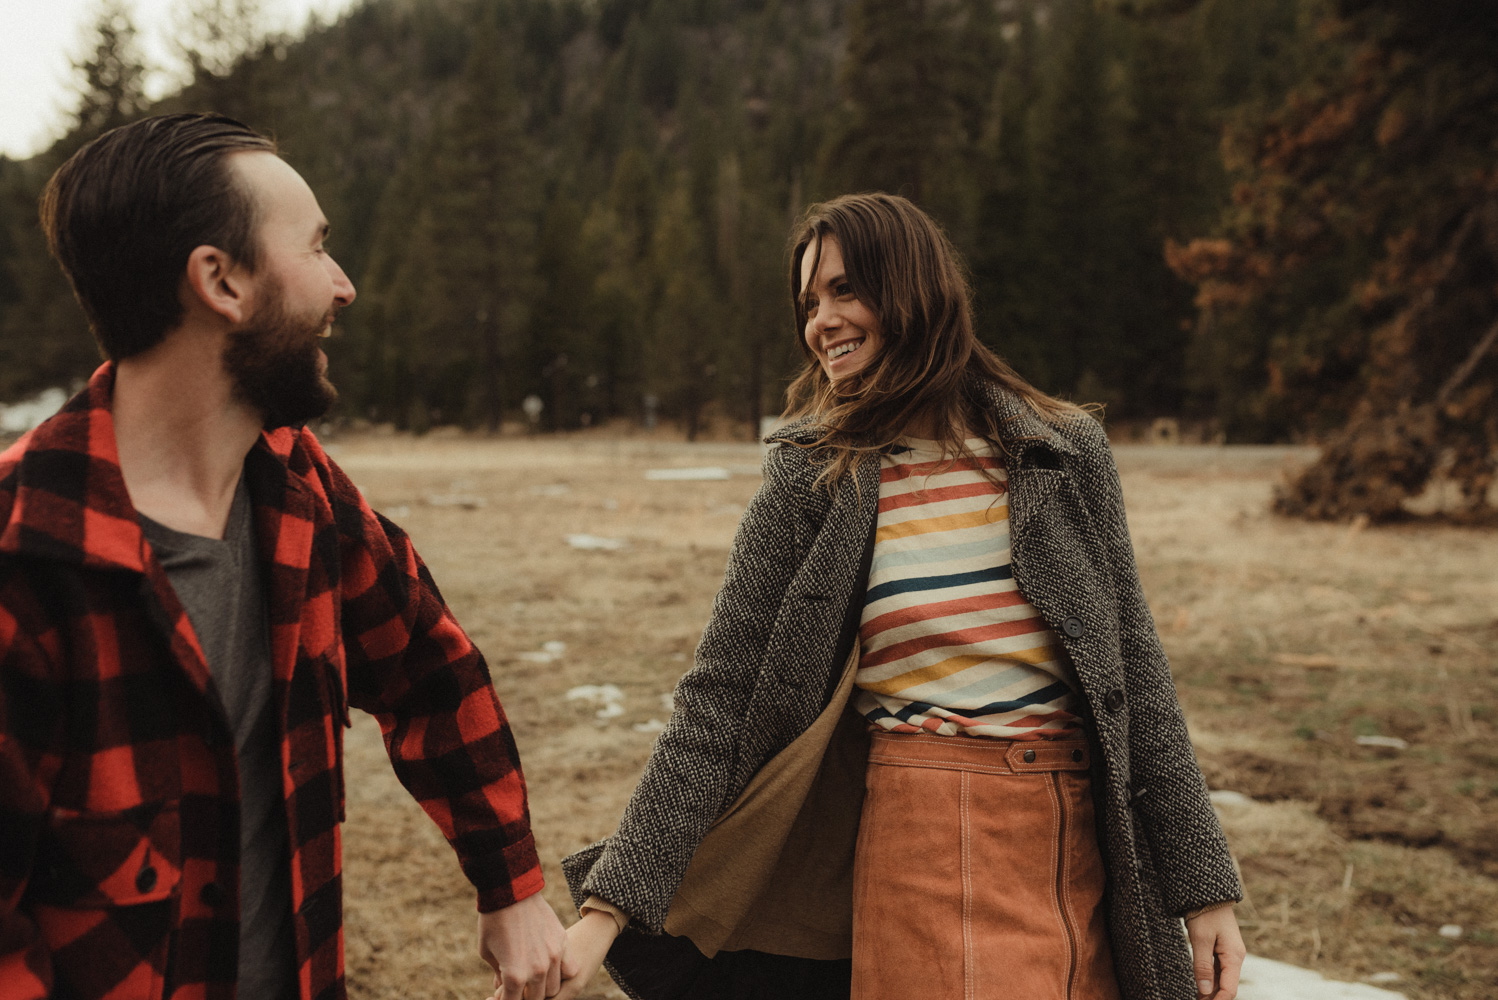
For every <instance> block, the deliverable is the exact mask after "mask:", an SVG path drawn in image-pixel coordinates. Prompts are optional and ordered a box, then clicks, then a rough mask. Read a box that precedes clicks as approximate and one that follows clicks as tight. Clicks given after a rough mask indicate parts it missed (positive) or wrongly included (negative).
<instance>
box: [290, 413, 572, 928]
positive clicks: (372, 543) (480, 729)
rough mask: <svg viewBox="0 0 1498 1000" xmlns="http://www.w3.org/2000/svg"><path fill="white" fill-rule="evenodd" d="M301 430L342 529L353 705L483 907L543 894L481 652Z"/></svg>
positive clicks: (509, 746)
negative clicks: (379, 735)
mask: <svg viewBox="0 0 1498 1000" xmlns="http://www.w3.org/2000/svg"><path fill="white" fill-rule="evenodd" d="M301 437H302V441H301V444H302V446H303V447H305V448H306V449H307V450H308V451H309V453H310V454H311V456H312V460H313V465H314V466H315V467H316V468H317V469H318V470H319V478H320V480H321V482H322V485H323V487H324V488H325V489H326V491H327V496H328V501H329V503H330V505H331V506H332V508H333V515H334V519H335V521H336V522H337V523H338V527H339V545H340V550H341V551H340V553H339V559H340V563H341V572H342V581H341V584H342V626H343V638H344V649H345V656H346V663H347V672H348V680H347V690H348V701H349V704H350V705H352V706H353V707H355V708H359V709H362V710H364V711H367V712H369V713H370V714H372V715H374V716H375V718H376V719H377V720H379V723H380V729H381V731H382V732H383V733H384V737H385V747H386V750H387V751H388V752H389V755H390V761H391V764H392V765H393V766H394V769H395V773H396V776H397V777H398V778H399V779H400V781H401V784H403V785H404V786H405V787H406V790H407V791H409V792H410V793H411V795H412V796H413V797H414V798H415V799H416V801H417V802H418V803H420V804H421V807H422V808H423V809H424V810H425V811H426V813H427V815H428V816H430V817H431V819H432V820H433V822H435V823H436V824H437V826H438V828H439V829H441V831H442V834H443V836H445V837H446V838H447V840H448V842H449V843H450V844H451V845H452V846H453V849H454V850H455V851H456V852H457V855H458V861H459V863H460V865H461V866H462V869H463V873H464V874H465V875H466V876H467V877H468V880H469V881H470V882H471V883H473V885H474V886H475V888H477V889H478V904H479V909H480V910H481V911H485V912H488V911H492V910H496V909H500V908H502V907H505V906H508V905H510V904H512V903H514V902H517V901H518V900H520V899H523V898H525V897H526V896H529V895H532V894H534V893H536V892H538V891H540V889H541V888H542V886H543V885H544V881H543V879H542V876H541V866H540V859H539V858H538V856H537V853H536V846H535V841H534V839H533V837H532V834H531V827H530V812H529V809H528V807H527V801H526V788H525V779H524V777H523V775H522V773H521V770H520V755H519V752H518V751H517V749H516V747H515V739H514V736H513V735H512V733H511V731H510V726H509V723H508V721H507V720H506V718H505V714H504V710H503V708H502V707H501V706H500V703H499V699H498V697H497V696H496V694H495V691H494V687H493V684H492V683H491V681H490V676H489V669H488V667H487V665H486V664H485V663H484V659H483V656H482V655H481V654H480V653H479V651H478V649H477V648H476V647H475V646H474V644H473V643H472V642H471V641H470V640H469V638H468V636H467V635H466V634H465V633H464V632H463V629H462V628H461V627H459V625H458V623H457V621H456V620H455V619H454V618H453V615H452V613H451V612H450V611H449V610H448V608H447V605H446V603H444V601H443V599H442V595H441V593H440V592H439V591H438V589H437V584H436V582H435V581H434V580H433V579H432V576H431V574H430V573H429V572H428V571H427V568H426V565H425V564H424V563H423V562H422V561H421V558H420V557H419V556H418V555H417V554H416V550H415V548H414V547H413V546H412V545H411V541H410V539H409V538H408V537H407V536H406V534H405V532H403V531H402V530H401V529H400V528H399V527H397V526H396V525H395V524H394V523H392V522H391V521H389V520H387V519H385V518H384V517H382V516H380V515H378V514H376V513H375V512H374V511H373V510H371V509H370V507H369V505H368V504H367V503H365V501H364V498H363V497H362V496H361V495H360V493H359V491H358V489H357V488H356V487H355V486H354V484H353V482H352V481H350V480H349V478H348V477H347V475H345V474H344V473H343V471H342V470H341V469H339V468H338V466H337V465H336V464H334V463H333V462H332V461H331V460H330V459H328V458H327V457H326V456H325V455H324V454H323V453H322V450H321V447H320V446H319V445H318V444H317V441H316V439H315V438H314V437H313V436H312V435H311V433H310V432H307V431H303V432H302V435H301Z"/></svg>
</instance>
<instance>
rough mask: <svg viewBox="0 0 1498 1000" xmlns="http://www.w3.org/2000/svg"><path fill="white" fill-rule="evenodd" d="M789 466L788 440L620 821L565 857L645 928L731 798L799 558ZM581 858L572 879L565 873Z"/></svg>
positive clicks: (588, 884) (768, 463) (742, 531)
mask: <svg viewBox="0 0 1498 1000" xmlns="http://www.w3.org/2000/svg"><path fill="white" fill-rule="evenodd" d="M800 464H801V465H804V464H805V463H804V461H803V462H801V463H800ZM796 467H797V466H796V463H795V461H794V457H793V454H792V450H791V449H789V448H787V447H785V446H781V447H777V448H771V450H770V452H769V454H768V455H767V456H766V458H765V462H764V476H765V478H764V483H763V484H762V485H761V486H760V489H759V491H758V492H757V493H755V495H754V497H753V499H752V500H750V502H749V505H748V507H747V509H746V510H745V512H744V517H743V519H742V520H741V521H740V522H739V528H738V532H737V534H736V536H735V538H734V541H733V547H732V549H731V551H730V553H729V557H728V568H727V571H726V572H725V574H724V578H723V586H722V588H721V589H720V590H719V591H718V595H717V598H716V599H715V600H714V602H713V609H712V615H711V617H710V618H709V620H708V624H707V627H706V628H705V629H704V631H703V633H702V641H701V643H699V644H698V647H697V654H696V659H695V662H694V664H693V666H692V668H691V669H690V670H689V671H688V672H687V673H686V674H685V675H684V676H683V677H682V678H681V680H680V681H679V682H678V683H677V685H676V695H675V698H676V707H675V710H674V711H673V712H672V715H671V720H670V722H668V723H667V725H666V728H665V729H664V730H663V731H662V732H661V734H660V736H659V737H658V738H657V739H656V743H655V748H654V750H653V752H652V753H651V755H650V759H649V761H648V762H647V763H646V765H645V771H644V773H643V775H642V776H641V778H640V782H639V784H638V785H637V786H636V787H635V790H634V793H633V795H632V796H631V797H630V800H629V804H628V805H627V806H626V807H625V810H624V815H623V817H622V818H621V819H620V821H619V829H618V831H617V832H616V833H615V834H614V835H613V836H612V837H610V838H608V840H606V841H604V842H602V843H601V844H597V845H594V847H593V848H591V849H588V850H584V851H581V852H579V853H578V854H576V855H573V856H572V858H569V859H568V861H567V862H564V864H567V865H568V866H569V872H568V874H569V881H573V882H574V895H576V896H578V897H579V898H580V899H581V898H586V897H587V896H589V895H597V896H599V897H600V898H602V899H604V900H607V901H608V902H610V903H612V904H614V905H615V906H617V907H619V908H620V909H621V910H623V911H624V912H625V913H627V914H629V915H630V917H631V918H632V920H633V921H634V922H635V924H636V925H637V926H639V927H641V928H642V929H644V930H647V931H650V932H655V933H658V932H660V930H661V928H662V925H663V924H664V923H665V920H666V912H667V910H668V908H669V906H670V903H671V899H672V897H673V896H674V895H675V894H676V889H677V886H679V885H680V884H681V880H682V878H683V877H684V876H685V874H686V870H687V866H688V864H689V863H690V862H691V860H692V855H693V854H694V853H695V851H696V849H697V845H698V844H700V843H701V841H702V838H703V836H704V835H705V834H706V833H707V830H708V827H710V826H711V825H712V823H713V821H714V820H715V819H716V818H717V817H718V816H719V815H720V814H721V813H722V812H723V810H724V809H725V808H727V806H728V804H729V802H730V800H731V793H732V791H733V789H732V781H733V774H734V764H735V761H736V759H737V756H738V754H739V752H740V746H741V741H742V738H743V727H744V718H745V715H746V712H747V709H748V706H749V704H750V700H751V697H752V695H753V693H754V690H755V687H756V685H757V684H759V683H761V682H762V677H761V673H762V672H761V667H762V665H763V663H764V660H765V651H766V646H767V643H768V641H769V636H770V634H771V631H772V630H773V628H774V625H775V620H776V618H777V616H778V614H779V611H780V608H781V604H782V598H783V596H784V594H785V592H786V590H787V589H788V587H789V586H790V582H791V580H792V578H793V577H794V575H795V572H796V570H797V566H798V560H797V558H796V557H795V554H796V553H797V546H796V542H797V530H798V520H799V518H801V517H802V511H801V510H800V509H799V503H800V501H799V500H798V497H800V496H803V495H804V494H805V493H806V492H807V491H806V487H805V485H804V484H802V485H801V486H800V487H799V488H798V487H797V485H796V478H797V477H796V472H795V471H794V470H795V468H796ZM746 651H752V653H751V654H750V655H746ZM589 860H591V861H592V862H593V863H592V867H591V871H588V873H587V875H586V878H585V879H582V880H581V881H582V884H581V886H578V885H577V884H576V881H577V880H576V879H574V877H573V875H574V872H575V871H576V869H577V866H579V865H580V864H586V863H587V861H589ZM579 890H580V891H579Z"/></svg>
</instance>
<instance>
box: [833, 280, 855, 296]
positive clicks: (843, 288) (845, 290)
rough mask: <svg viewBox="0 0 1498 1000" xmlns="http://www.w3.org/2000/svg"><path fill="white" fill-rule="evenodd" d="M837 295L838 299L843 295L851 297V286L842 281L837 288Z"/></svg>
mask: <svg viewBox="0 0 1498 1000" xmlns="http://www.w3.org/2000/svg"><path fill="white" fill-rule="evenodd" d="M837 294H838V297H839V298H841V297H842V296H844V295H852V294H853V286H852V285H850V284H848V283H847V282H846V281H844V282H842V283H841V284H840V285H838V286H837Z"/></svg>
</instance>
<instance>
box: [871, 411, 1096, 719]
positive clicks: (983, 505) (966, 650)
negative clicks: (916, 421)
mask: <svg viewBox="0 0 1498 1000" xmlns="http://www.w3.org/2000/svg"><path fill="white" fill-rule="evenodd" d="M966 446H967V449H968V450H969V451H970V452H971V453H972V454H971V455H968V456H963V457H962V458H960V459H953V458H951V457H950V456H946V457H943V455H942V452H941V449H940V446H939V445H938V444H937V443H936V442H935V441H925V440H919V439H914V438H907V439H904V440H903V441H902V442H901V443H900V446H898V447H897V448H896V449H895V450H894V451H893V452H892V453H891V454H889V455H886V456H884V458H883V460H882V462H881V468H880V477H879V523H878V525H877V528H876V533H875V536H874V557H873V563H872V565H871V566H870V569H869V589H868V594H867V596H866V598H865V601H864V608H863V619H862V624H861V627H860V630H859V636H860V639H861V640H862V647H863V651H862V654H861V658H860V660H859V665H858V673H857V675H856V678H855V684H856V685H857V690H856V691H855V692H854V702H853V703H854V707H855V708H856V709H857V710H858V711H859V712H860V713H862V714H863V715H864V717H865V718H867V719H868V720H869V721H870V722H872V723H874V724H875V725H878V726H881V727H883V728H885V729H888V730H892V731H894V732H898V733H914V732H922V731H924V732H928V733H936V734H939V735H943V736H951V735H957V734H964V735H969V736H997V737H1003V738H1006V739H1017V740H1030V739H1054V738H1057V737H1061V736H1075V735H1077V733H1078V732H1079V731H1080V728H1081V727H1080V726H1079V725H1078V722H1077V715H1076V712H1077V708H1078V705H1077V702H1076V697H1077V696H1076V694H1075V690H1076V679H1075V675H1074V673H1073V671H1072V667H1071V663H1070V661H1068V660H1067V658H1066V655H1065V654H1064V653H1063V652H1062V650H1061V644H1060V642H1059V641H1058V640H1057V637H1056V634H1055V633H1054V632H1052V631H1051V629H1050V628H1049V627H1048V626H1047V625H1046V623H1045V620H1044V619H1043V618H1042V617H1041V616H1040V612H1038V611H1037V610H1035V608H1034V606H1033V605H1031V604H1030V602H1029V601H1027V600H1025V597H1024V595H1023V594H1021V593H1020V592H1019V588H1018V587H1017V586H1016V585H1015V582H1014V573H1013V570H1012V568H1011V566H1010V562H1009V498H1008V492H1009V491H1008V477H1007V476H1006V475H1005V472H1004V465H1003V460H1002V458H1001V457H1000V456H999V455H997V454H995V453H994V451H993V448H992V447H991V446H990V445H989V444H988V442H986V441H984V440H982V439H981V438H976V439H971V440H969V441H967V442H966ZM983 470H988V474H987V475H985V473H984V471H983ZM990 475H991V476H993V477H994V478H993V479H990V478H989V476H990ZM995 480H997V481H995Z"/></svg>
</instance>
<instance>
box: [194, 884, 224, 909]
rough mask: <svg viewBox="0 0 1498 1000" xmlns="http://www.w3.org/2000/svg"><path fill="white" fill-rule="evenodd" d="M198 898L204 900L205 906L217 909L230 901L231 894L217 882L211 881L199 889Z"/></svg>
mask: <svg viewBox="0 0 1498 1000" xmlns="http://www.w3.org/2000/svg"><path fill="white" fill-rule="evenodd" d="M198 899H199V900H201V901H202V903H203V905H204V906H207V907H210V908H212V909H215V910H216V909H218V908H219V907H220V906H223V905H224V904H225V903H226V902H228V900H229V894H228V893H227V892H225V891H224V887H223V886H221V885H219V884H218V883H217V882H209V883H208V884H207V885H205V886H203V888H201V889H199V890H198Z"/></svg>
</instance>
